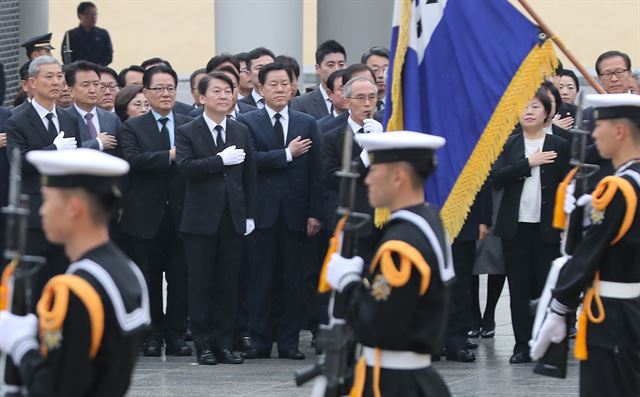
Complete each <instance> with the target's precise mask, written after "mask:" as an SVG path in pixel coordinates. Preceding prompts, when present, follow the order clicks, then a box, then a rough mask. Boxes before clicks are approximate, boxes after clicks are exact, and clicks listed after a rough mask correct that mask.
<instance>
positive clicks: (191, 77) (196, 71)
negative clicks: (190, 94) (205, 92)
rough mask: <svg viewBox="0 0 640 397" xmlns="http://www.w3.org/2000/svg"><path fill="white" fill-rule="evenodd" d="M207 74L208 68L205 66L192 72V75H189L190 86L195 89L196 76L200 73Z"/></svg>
mask: <svg viewBox="0 0 640 397" xmlns="http://www.w3.org/2000/svg"><path fill="white" fill-rule="evenodd" d="M203 73H204V74H207V70H206V69H205V68H200V69H196V70H194V71H193V73H191V76H189V87H190V88H191V89H192V90H193V89H194V88H196V87H194V86H193V82H194V81H195V80H196V77H198V75H199V74H203Z"/></svg>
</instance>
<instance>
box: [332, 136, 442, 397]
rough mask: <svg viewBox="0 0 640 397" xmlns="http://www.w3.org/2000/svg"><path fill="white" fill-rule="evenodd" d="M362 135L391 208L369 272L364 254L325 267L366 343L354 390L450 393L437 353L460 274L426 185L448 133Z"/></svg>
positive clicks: (373, 176) (371, 176) (382, 199)
mask: <svg viewBox="0 0 640 397" xmlns="http://www.w3.org/2000/svg"><path fill="white" fill-rule="evenodd" d="M358 141H359V143H360V145H361V146H362V147H363V149H364V150H366V151H367V152H368V154H369V158H370V160H371V167H370V169H369V173H368V175H367V178H366V179H365V183H366V185H367V187H368V190H369V202H370V204H371V205H372V206H373V207H387V208H389V209H390V210H391V211H392V214H391V218H390V220H389V222H388V223H387V224H386V225H385V227H384V230H383V235H382V237H381V239H380V241H379V243H378V246H377V248H376V251H375V255H374V258H373V260H372V262H371V263H370V264H367V267H366V268H365V269H364V272H363V266H364V263H363V260H362V258H360V257H354V258H351V259H346V258H344V257H342V256H340V255H338V254H334V255H333V256H332V258H331V261H330V262H329V264H328V267H327V281H328V282H329V284H331V286H332V287H333V288H334V289H336V290H337V291H339V292H341V293H342V296H343V297H344V301H345V306H346V307H345V312H346V314H345V318H346V320H347V323H349V325H351V327H352V328H353V330H354V332H355V334H356V337H357V339H358V342H359V343H360V344H361V346H362V357H361V358H360V360H359V362H358V364H357V366H356V371H355V378H354V385H353V388H352V390H351V396H375V397H379V396H427V395H428V396H448V395H449V391H448V389H447V386H446V385H445V383H444V381H443V380H442V378H441V377H440V375H439V374H438V373H437V372H436V371H435V370H434V369H433V368H432V367H431V356H432V355H434V354H435V355H436V356H437V355H438V354H439V353H440V350H441V347H442V342H443V337H444V331H445V326H446V317H447V313H446V311H447V305H448V293H447V287H446V285H447V284H448V283H449V281H451V279H452V278H453V276H454V274H453V266H452V263H451V250H450V247H449V245H448V242H447V237H446V235H445V231H444V229H443V227H442V224H441V221H440V216H439V214H438V210H437V209H436V208H434V207H432V206H430V205H429V204H426V203H425V201H424V188H423V186H424V182H425V180H426V179H427V177H428V176H429V175H430V174H431V173H432V172H433V171H434V169H435V165H436V161H435V154H434V152H435V150H436V149H438V148H439V147H441V146H443V145H444V143H445V140H444V139H443V138H441V137H437V136H433V135H427V134H421V133H417V132H405V131H398V132H391V133H385V134H366V135H362V136H361V137H359V138H358Z"/></svg>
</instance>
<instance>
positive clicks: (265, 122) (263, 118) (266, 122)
mask: <svg viewBox="0 0 640 397" xmlns="http://www.w3.org/2000/svg"><path fill="white" fill-rule="evenodd" d="M257 116H258V117H257V118H258V124H259V125H260V129H261V130H262V131H263V134H264V138H265V139H266V140H267V141H268V142H269V147H272V148H277V147H278V142H276V132H275V130H274V129H273V125H272V124H271V119H270V118H269V113H267V111H266V109H264V108H263V109H261V110H260V113H258V115H257Z"/></svg>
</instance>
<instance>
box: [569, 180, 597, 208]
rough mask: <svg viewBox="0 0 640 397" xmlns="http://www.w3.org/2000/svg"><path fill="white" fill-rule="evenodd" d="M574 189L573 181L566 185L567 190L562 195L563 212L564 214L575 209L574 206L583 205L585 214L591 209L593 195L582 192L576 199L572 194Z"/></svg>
mask: <svg viewBox="0 0 640 397" xmlns="http://www.w3.org/2000/svg"><path fill="white" fill-rule="evenodd" d="M574 191H575V186H574V184H573V183H572V184H570V185H569V186H567V192H566V194H565V196H564V212H565V213H566V214H570V213H572V212H573V211H574V210H575V209H576V206H577V207H585V208H584V212H585V214H589V213H591V209H592V205H591V201H592V200H593V197H592V196H591V195H590V194H583V195H582V196H580V197H579V198H578V200H576V197H575V196H574V195H573V193H574Z"/></svg>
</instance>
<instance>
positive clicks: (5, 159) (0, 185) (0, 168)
mask: <svg viewBox="0 0 640 397" xmlns="http://www.w3.org/2000/svg"><path fill="white" fill-rule="evenodd" d="M9 117H11V112H10V111H9V109H7V108H3V107H0V206H2V207H5V206H6V205H7V202H8V197H9V171H10V169H11V166H10V164H9V156H8V155H7V132H6V131H7V129H6V125H7V120H8V119H9ZM4 225H5V217H4V216H3V217H0V252H4V238H5V226H4ZM4 264H5V260H4V259H3V260H1V261H0V268H2V267H4Z"/></svg>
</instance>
